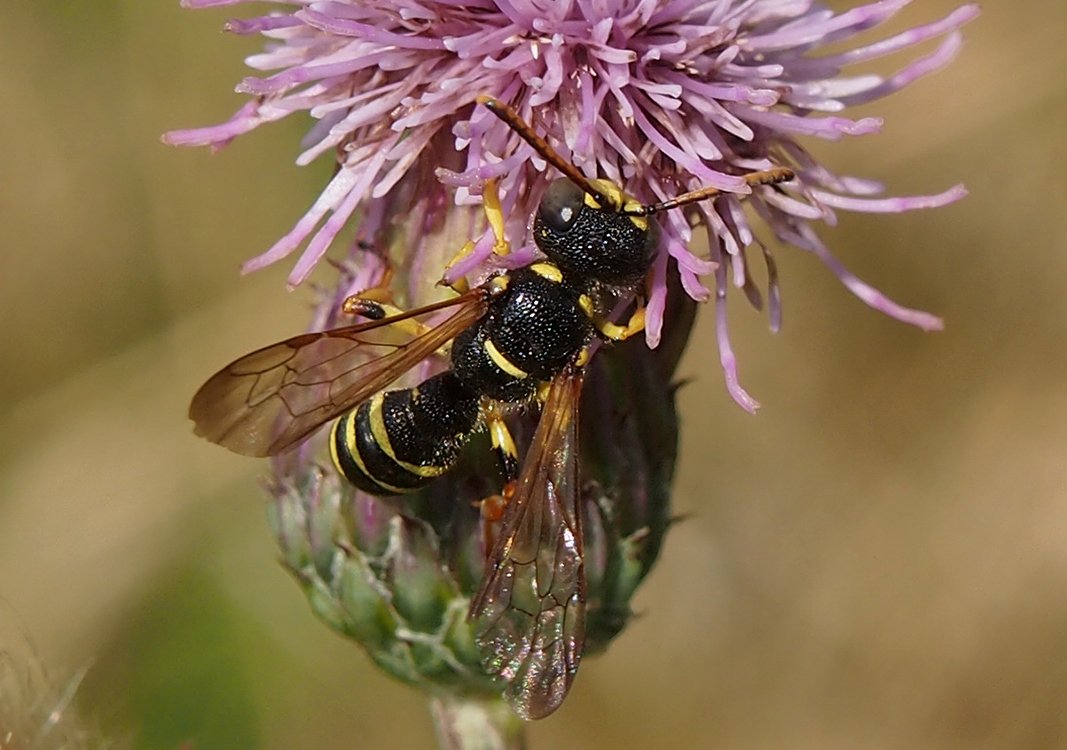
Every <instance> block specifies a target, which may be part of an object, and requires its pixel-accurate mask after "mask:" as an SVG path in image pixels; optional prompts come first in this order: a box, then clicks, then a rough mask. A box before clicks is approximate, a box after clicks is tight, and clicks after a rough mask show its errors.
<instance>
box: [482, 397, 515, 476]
mask: <svg viewBox="0 0 1067 750" xmlns="http://www.w3.org/2000/svg"><path fill="white" fill-rule="evenodd" d="M485 424H486V426H487V427H488V428H489V440H490V442H491V443H492V445H493V450H494V451H495V452H496V455H497V459H498V460H499V461H500V469H501V472H502V473H503V474H504V483H505V484H508V483H510V482H513V481H515V480H516V479H518V477H519V450H518V448H516V447H515V440H514V438H512V437H511V431H510V430H509V429H508V426H507V424H506V423H505V422H504V416H503V414H501V412H500V409H499V407H497V406H495V405H492V404H491V405H488V406H486V408H485Z"/></svg>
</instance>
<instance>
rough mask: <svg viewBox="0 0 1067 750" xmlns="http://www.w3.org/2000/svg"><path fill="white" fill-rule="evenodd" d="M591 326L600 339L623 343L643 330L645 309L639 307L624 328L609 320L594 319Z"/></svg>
mask: <svg viewBox="0 0 1067 750" xmlns="http://www.w3.org/2000/svg"><path fill="white" fill-rule="evenodd" d="M593 325H595V326H596V329H597V331H598V332H599V333H600V335H601V336H602V337H604V338H605V339H607V340H608V341H625V340H626V339H628V338H630V337H631V336H633V335H635V334H638V333H641V331H643V330H645V308H644V306H643V305H642V306H639V307H638V308H637V309H636V310H634V314H633V315H631V316H630V320H629V321H628V322H627V323H626V325H624V326H620V325H616V324H615V323H612V322H611V321H610V320H603V319H599V320H598V319H594V320H593Z"/></svg>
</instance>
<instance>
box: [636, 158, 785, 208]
mask: <svg viewBox="0 0 1067 750" xmlns="http://www.w3.org/2000/svg"><path fill="white" fill-rule="evenodd" d="M795 176H796V173H794V172H793V170H792V169H790V168H789V167H773V168H771V169H765V170H763V171H760V172H749V173H748V174H745V175H742V176H741V177H742V179H743V180H744V181H745V184H747V185H749V186H750V187H755V186H757V185H777V184H778V183H779V182H789V180H791V179H793V178H794V177H795ZM722 192H723V191H722V190H720V189H719V188H714V187H706V188H701V189H700V190H694V191H693V192H691V193H685V194H683V195H679V196H677V197H675V198H671V199H670V200H669V201H663V202H662V203H653V204H651V205H648V206H634V207H632V208H628V209H626V210H625V211H623V213H625V214H628V215H630V216H648V215H649V214H656V213H659V212H661V211H667V210H669V209H672V208H678V207H679V206H685V205H688V204H690V203H696V202H697V201H702V200H705V199H706V198H714V197H715V196H716V195H722Z"/></svg>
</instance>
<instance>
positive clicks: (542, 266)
mask: <svg viewBox="0 0 1067 750" xmlns="http://www.w3.org/2000/svg"><path fill="white" fill-rule="evenodd" d="M530 270H531V271H533V272H534V273H536V274H537V275H538V276H541V277H542V278H546V279H548V280H549V281H554V282H556V283H557V284H559V283H560V282H562V281H563V271H561V270H559V269H558V268H556V267H555V266H554V265H552V264H551V263H534V264H533V265H532V266H530Z"/></svg>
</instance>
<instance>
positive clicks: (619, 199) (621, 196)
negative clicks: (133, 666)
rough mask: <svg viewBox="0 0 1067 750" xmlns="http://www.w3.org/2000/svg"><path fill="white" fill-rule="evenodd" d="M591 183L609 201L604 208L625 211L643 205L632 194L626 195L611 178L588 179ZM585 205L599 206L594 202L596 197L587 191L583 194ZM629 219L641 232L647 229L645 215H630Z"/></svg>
mask: <svg viewBox="0 0 1067 750" xmlns="http://www.w3.org/2000/svg"><path fill="white" fill-rule="evenodd" d="M590 182H592V183H593V187H595V188H596V189H597V190H599V191H600V194H601V195H603V196H604V197H605V198H607V199H608V200H609V201H611V205H610V206H604V208H608V209H611V210H613V211H626V210H630V211H632V210H635V209H638V208H640V207H641V206H643V205H644V204H643V203H641V201H639V200H637V199H636V198H634V197H633V196H632V195H628V194H627V193H625V192H624V191H623V189H622V188H620V187H619V186H618V185H616V184H615V183H614V182H612V181H611V180H590ZM585 205H587V206H589V208H592V209H600V208H601V206H600V204H598V203H597V202H596V199H594V198H593V196H591V195H589V194H588V193H586V194H585ZM629 219H630V221H632V222H633V223H634V226H635V227H637V228H638V229H640V230H641V231H642V232H647V231H648V217H647V216H630V217H629Z"/></svg>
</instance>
